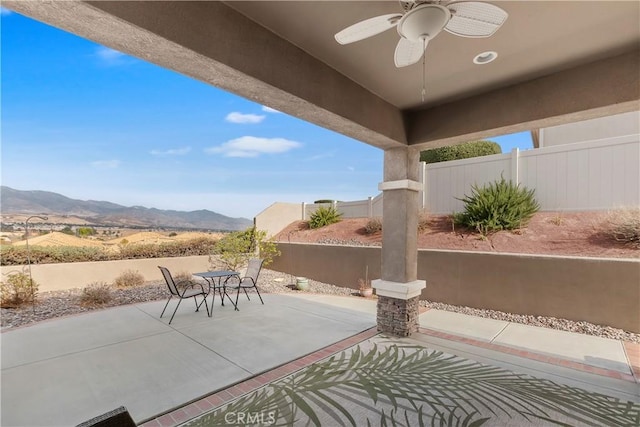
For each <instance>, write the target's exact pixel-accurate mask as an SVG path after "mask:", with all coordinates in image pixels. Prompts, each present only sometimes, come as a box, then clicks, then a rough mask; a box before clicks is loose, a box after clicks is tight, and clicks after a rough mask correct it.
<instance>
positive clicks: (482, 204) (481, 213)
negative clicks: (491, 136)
mask: <svg viewBox="0 0 640 427" xmlns="http://www.w3.org/2000/svg"><path fill="white" fill-rule="evenodd" d="M460 200H462V201H463V202H464V211H463V212H460V213H457V214H455V215H454V220H455V222H456V224H461V225H464V226H467V227H471V228H475V229H476V230H477V231H478V232H479V233H481V234H482V235H485V236H486V235H488V234H490V233H493V232H496V231H500V230H514V229H517V228H522V227H525V226H526V225H527V223H528V222H529V220H530V219H531V217H532V216H533V214H535V213H536V212H537V211H538V210H539V209H540V205H539V204H538V202H537V201H536V200H535V197H534V190H528V189H526V188H525V187H520V186H519V185H515V184H513V182H511V181H506V180H505V179H504V178H501V179H500V181H495V182H493V183H489V184H488V185H485V186H483V187H481V188H478V187H477V186H475V185H474V186H472V187H471V196H467V195H465V196H464V198H462V199H460Z"/></svg>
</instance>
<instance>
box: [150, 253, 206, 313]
mask: <svg viewBox="0 0 640 427" xmlns="http://www.w3.org/2000/svg"><path fill="white" fill-rule="evenodd" d="M158 268H159V269H160V271H161V272H162V275H163V276H164V280H165V282H167V286H168V287H169V293H170V294H171V295H169V299H168V300H167V303H166V304H165V305H164V308H163V309H162V313H160V317H162V315H163V314H164V311H165V310H166V309H167V306H168V305H169V301H171V298H173V297H176V298H178V305H176V309H175V310H173V314H172V315H171V319H169V324H171V321H172V320H173V316H175V315H176V311H178V307H180V303H181V302H182V300H183V299H189V298H193V301H194V302H195V303H196V311H199V310H200V306H201V305H202V303H203V302H204V306H205V308H206V309H207V316H211V314H210V312H209V305H208V304H207V296H209V288H208V287H207V290H205V287H204V285H202V284H201V283H189V284H186V285H185V286H184V287H183V288H182V289H178V286H177V285H176V282H175V281H174V280H173V277H172V276H171V273H170V272H169V270H168V269H167V268H166V267H161V266H158ZM197 296H202V301H201V302H200V304H198V300H197V299H196V297H197Z"/></svg>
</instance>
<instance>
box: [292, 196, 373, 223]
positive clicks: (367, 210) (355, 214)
mask: <svg viewBox="0 0 640 427" xmlns="http://www.w3.org/2000/svg"><path fill="white" fill-rule="evenodd" d="M328 205H329V204H328V203H303V206H304V218H302V219H303V220H305V219H309V217H310V216H311V215H312V214H313V213H314V212H315V211H316V209H318V208H319V207H320V206H328ZM333 206H334V207H335V208H336V209H337V210H338V212H340V213H342V217H343V218H371V217H374V216H382V194H379V195H378V196H376V197H369V198H368V199H367V200H356V201H353V202H333Z"/></svg>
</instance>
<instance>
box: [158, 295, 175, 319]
mask: <svg viewBox="0 0 640 427" xmlns="http://www.w3.org/2000/svg"><path fill="white" fill-rule="evenodd" d="M171 298H173V295H171V296H170V297H169V299H168V300H167V303H166V304H165V305H164V308H163V309H162V313H160V317H162V315H163V314H164V311H165V310H166V309H167V306H168V305H169V301H171Z"/></svg>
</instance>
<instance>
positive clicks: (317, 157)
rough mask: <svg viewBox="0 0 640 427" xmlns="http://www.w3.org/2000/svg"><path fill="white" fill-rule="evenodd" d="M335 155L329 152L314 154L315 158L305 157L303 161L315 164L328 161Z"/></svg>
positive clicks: (333, 152)
mask: <svg viewBox="0 0 640 427" xmlns="http://www.w3.org/2000/svg"><path fill="white" fill-rule="evenodd" d="M335 155H336V152H335V151H329V152H327V153H321V154H316V155H315V156H311V157H307V158H306V159H304V160H305V161H307V162H316V161H318V160H323V159H329V158H331V157H334V156H335Z"/></svg>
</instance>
